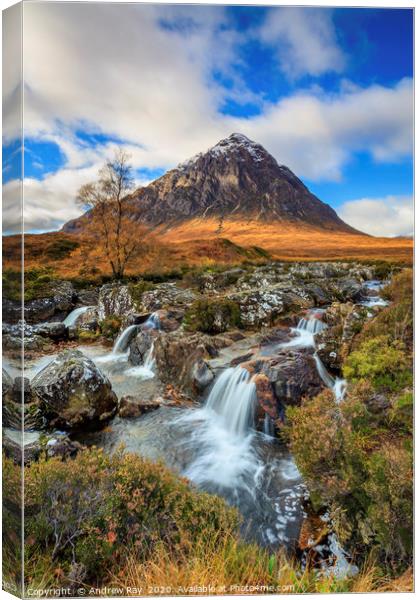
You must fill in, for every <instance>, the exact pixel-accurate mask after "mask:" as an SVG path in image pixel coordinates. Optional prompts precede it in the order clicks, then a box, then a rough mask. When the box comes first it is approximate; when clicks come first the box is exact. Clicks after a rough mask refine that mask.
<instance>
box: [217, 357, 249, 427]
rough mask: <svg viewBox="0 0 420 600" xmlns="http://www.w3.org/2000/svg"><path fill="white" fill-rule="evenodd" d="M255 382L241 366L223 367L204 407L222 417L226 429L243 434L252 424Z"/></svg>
mask: <svg viewBox="0 0 420 600" xmlns="http://www.w3.org/2000/svg"><path fill="white" fill-rule="evenodd" d="M255 401H256V388H255V383H254V382H253V381H252V379H251V375H250V373H249V371H247V370H246V369H244V368H243V367H241V366H238V367H235V368H233V367H230V368H229V369H225V370H224V371H223V373H222V374H221V375H219V377H218V378H217V380H216V383H215V384H214V386H213V389H212V390H211V392H210V395H209V397H208V400H207V402H206V407H207V408H209V409H211V410H213V411H214V412H216V413H217V414H219V415H220V416H222V417H223V419H224V420H225V423H226V427H227V429H229V430H230V431H232V432H233V433H236V434H239V435H241V434H242V435H245V434H246V433H247V431H248V430H249V429H250V428H251V427H253V425H254V407H255Z"/></svg>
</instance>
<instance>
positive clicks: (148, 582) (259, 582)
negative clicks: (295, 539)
mask: <svg viewBox="0 0 420 600" xmlns="http://www.w3.org/2000/svg"><path fill="white" fill-rule="evenodd" d="M109 585H110V586H112V587H120V588H123V589H124V590H126V593H127V595H136V594H138V593H139V592H138V589H139V588H141V589H142V592H141V593H142V594H143V595H150V596H153V595H159V594H160V595H168V594H170V595H214V594H221V595H223V594H226V595H228V594H264V593H295V594H297V593H337V592H373V591H375V592H379V591H380V592H390V591H393V592H397V591H398V592H400V591H412V590H413V573H412V570H411V569H409V570H407V572H406V573H404V574H403V575H402V576H401V577H399V578H397V579H391V578H386V577H383V576H380V575H379V574H378V569H377V568H376V567H375V566H374V564H373V563H372V562H371V561H370V560H368V561H367V563H366V565H365V567H364V568H363V569H361V571H360V573H359V574H358V575H357V576H356V577H353V578H348V579H344V580H337V579H336V578H335V577H334V576H333V575H332V574H326V573H320V572H319V571H318V572H317V571H315V570H312V571H310V570H306V571H301V570H300V569H299V568H297V566H296V564H294V563H293V562H292V561H290V560H288V559H287V557H286V556H285V555H284V554H282V553H277V554H271V555H269V554H268V553H267V552H265V551H264V550H262V549H261V548H258V547H257V546H250V545H247V544H244V543H243V542H239V541H238V540H235V539H229V538H227V539H225V540H223V543H222V546H220V542H219V544H215V545H214V546H209V545H205V546H202V547H201V548H198V549H197V547H195V549H194V553H193V554H192V555H191V554H190V555H184V556H181V557H178V559H176V560H175V559H174V557H173V556H171V555H170V554H169V553H168V551H167V550H165V548H164V547H161V548H159V549H157V550H156V552H155V553H154V555H153V556H152V558H151V559H150V560H149V561H147V562H145V563H139V562H137V561H136V560H135V558H134V557H133V556H129V557H128V559H127V563H126V566H125V568H124V569H123V570H122V571H121V572H120V573H119V574H118V576H117V577H111V578H110V583H109ZM130 589H132V590H135V591H133V592H132V593H131V594H130Z"/></svg>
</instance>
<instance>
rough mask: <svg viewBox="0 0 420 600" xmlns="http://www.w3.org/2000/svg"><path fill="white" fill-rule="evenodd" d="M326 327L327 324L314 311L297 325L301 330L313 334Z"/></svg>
mask: <svg viewBox="0 0 420 600" xmlns="http://www.w3.org/2000/svg"><path fill="white" fill-rule="evenodd" d="M326 327H327V325H326V324H325V323H324V322H323V321H321V319H318V318H317V317H316V316H315V315H314V314H313V313H311V314H310V315H309V318H306V317H304V318H303V319H301V320H300V321H299V324H298V326H297V328H298V329H299V330H302V331H306V332H308V333H311V334H312V335H315V334H316V333H319V332H320V331H322V330H323V329H326Z"/></svg>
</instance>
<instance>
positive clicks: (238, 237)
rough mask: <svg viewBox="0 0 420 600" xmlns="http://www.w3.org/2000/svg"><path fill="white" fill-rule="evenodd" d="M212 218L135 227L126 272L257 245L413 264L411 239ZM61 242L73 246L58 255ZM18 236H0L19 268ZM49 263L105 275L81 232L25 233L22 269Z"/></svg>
mask: <svg viewBox="0 0 420 600" xmlns="http://www.w3.org/2000/svg"><path fill="white" fill-rule="evenodd" d="M218 227H219V221H218V220H217V219H193V220H191V221H188V222H186V223H183V224H181V225H178V226H175V227H173V228H170V229H165V228H163V227H159V228H157V229H154V230H152V231H151V230H147V229H146V228H144V227H142V226H140V225H139V226H138V233H139V248H138V251H137V253H136V255H135V256H134V257H133V259H132V261H131V263H130V265H129V268H128V273H131V274H140V273H144V272H151V271H153V272H162V271H165V270H170V269H173V268H177V267H180V266H183V265H209V266H210V265H212V264H215V263H222V264H223V263H225V264H230V263H238V262H241V261H243V260H246V259H250V260H263V259H264V256H263V254H262V253H261V252H260V250H258V249H263V250H265V251H267V252H269V254H270V256H271V257H272V258H276V259H280V260H281V259H284V260H324V259H325V260H331V259H351V258H354V259H359V260H361V259H381V260H391V261H401V262H406V263H411V262H412V255H413V240H411V239H407V238H391V239H390V238H375V237H371V236H367V235H355V234H348V233H343V232H337V231H328V230H322V229H316V228H314V227H309V226H303V225H301V224H300V225H298V226H297V225H296V224H292V223H284V222H282V223H264V222H261V221H251V220H249V221H243V220H241V221H233V220H230V221H227V220H226V221H225V223H224V225H223V229H222V231H220V229H219V231H220V232H218ZM63 240H70V241H74V242H77V244H78V246H77V247H75V248H74V249H71V250H69V251H68V253H67V255H65V256H64V257H60V258H57V257H56V254H55V249H56V246H57V243H58V245H60V243H61V242H62V241H63ZM19 260H20V237H19V236H9V237H5V238H3V266H4V268H12V269H18V268H19ZM39 266H52V267H53V268H54V270H55V271H56V272H57V274H59V275H61V276H64V277H82V276H83V277H85V276H86V277H92V276H94V275H95V273H96V274H99V273H109V272H110V269H109V266H108V264H107V261H106V258H105V257H104V256H103V254H102V253H101V252H100V249H99V247H98V244H97V242H96V241H95V240H94V239H92V238H88V237H86V236H82V235H71V234H64V233H61V232H53V233H46V234H39V235H35V234H29V235H26V236H25V268H30V267H39Z"/></svg>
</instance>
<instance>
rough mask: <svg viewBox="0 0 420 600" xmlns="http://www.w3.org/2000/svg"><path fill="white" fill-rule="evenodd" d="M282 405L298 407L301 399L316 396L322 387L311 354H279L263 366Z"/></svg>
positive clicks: (263, 370) (289, 352)
mask: <svg viewBox="0 0 420 600" xmlns="http://www.w3.org/2000/svg"><path fill="white" fill-rule="evenodd" d="M262 372H263V373H265V374H266V375H267V377H268V379H269V381H270V382H271V383H272V384H273V387H274V393H275V395H276V397H277V399H278V400H279V402H280V403H281V404H282V405H285V406H289V405H291V406H299V405H300V404H301V401H302V398H303V397H305V396H307V397H310V398H312V397H313V396H316V395H317V394H318V393H319V392H320V391H321V390H322V389H323V387H324V384H323V382H322V380H321V378H320V376H319V374H318V370H317V367H316V362H315V359H314V357H313V355H312V354H311V353H309V352H308V353H305V352H295V351H290V350H289V351H287V352H281V353H279V354H278V356H276V357H275V358H273V359H270V360H269V361H267V362H266V363H265V365H264V366H263V369H262Z"/></svg>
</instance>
